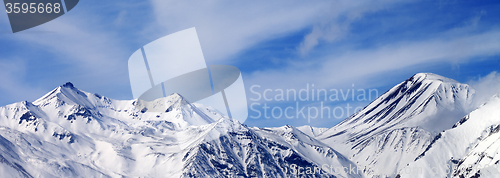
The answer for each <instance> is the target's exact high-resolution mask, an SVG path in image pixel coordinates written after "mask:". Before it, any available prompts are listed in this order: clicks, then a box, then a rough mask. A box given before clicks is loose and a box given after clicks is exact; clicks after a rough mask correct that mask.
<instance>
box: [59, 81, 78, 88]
mask: <svg viewBox="0 0 500 178" xmlns="http://www.w3.org/2000/svg"><path fill="white" fill-rule="evenodd" d="M61 87H65V88H75V86H74V85H73V83H71V82H66V83H65V84H64V85H62V86H61Z"/></svg>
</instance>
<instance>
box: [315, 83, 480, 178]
mask: <svg viewBox="0 0 500 178" xmlns="http://www.w3.org/2000/svg"><path fill="white" fill-rule="evenodd" d="M473 95H474V90H473V89H471V88H470V87H469V86H468V85H466V84H461V83H458V82H456V81H455V80H452V79H448V78H445V77H442V76H439V75H436V74H430V73H419V74H416V75H414V76H412V77H411V78H409V79H407V80H406V81H404V82H402V83H400V84H398V85H396V86H395V87H393V88H392V89H390V90H389V91H387V92H386V93H384V94H383V95H382V96H380V97H379V98H377V99H376V100H375V101H373V102H372V103H370V104H369V105H368V106H366V107H365V108H364V109H362V110H360V111H359V112H357V113H355V114H354V115H352V116H351V117H349V118H347V119H346V120H344V121H343V122H341V123H340V124H338V125H336V126H334V127H332V128H330V129H329V130H327V131H325V132H323V133H321V134H320V135H318V136H317V137H316V138H317V139H318V140H321V141H323V142H324V143H326V144H328V145H330V146H331V147H333V148H335V149H337V150H339V151H340V152H341V153H343V154H344V155H348V158H349V159H351V160H352V161H354V162H355V163H356V164H358V166H360V167H364V168H365V169H364V172H365V174H366V175H368V176H376V175H382V176H391V177H394V176H395V175H396V173H397V172H398V171H399V170H400V169H401V168H403V167H404V166H405V165H406V164H408V163H410V162H412V161H414V160H415V158H416V157H417V156H418V155H419V154H421V153H422V152H423V151H424V150H425V148H427V146H428V145H429V144H430V142H431V141H432V140H433V138H434V137H435V136H436V135H437V134H438V133H439V132H441V131H443V130H445V129H449V128H451V127H452V126H453V124H454V123H456V122H458V120H460V118H462V117H463V116H464V115H466V114H467V113H469V112H470V110H471V108H472V106H471V103H472V97H473Z"/></svg>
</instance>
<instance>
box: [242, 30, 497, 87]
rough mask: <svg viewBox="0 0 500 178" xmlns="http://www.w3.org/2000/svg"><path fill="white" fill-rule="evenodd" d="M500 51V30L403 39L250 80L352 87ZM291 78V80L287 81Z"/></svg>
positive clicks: (256, 75)
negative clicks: (422, 66) (407, 70)
mask: <svg viewBox="0 0 500 178" xmlns="http://www.w3.org/2000/svg"><path fill="white" fill-rule="evenodd" d="M498 54H500V31H490V32H485V33H482V34H476V35H470V36H462V37H454V38H449V39H429V40H425V41H419V42H399V43H396V44H388V45H385V46H380V47H378V48H374V49H366V50H356V49H351V50H346V51H345V52H343V53H342V54H334V55H333V54H331V55H329V56H325V57H322V58H321V59H315V60H313V61H314V62H310V61H301V62H295V63H292V64H291V65H290V67H287V68H286V69H282V70H276V69H272V70H265V71H256V72H254V73H252V74H251V75H250V76H249V77H248V80H247V81H249V82H248V83H253V84H261V85H262V84H266V85H267V86H268V87H270V88H280V86H281V88H282V87H283V86H288V87H292V88H298V87H303V86H304V85H305V84H306V83H314V84H316V86H318V87H323V88H331V87H335V86H337V87H338V86H349V85H351V84H352V83H365V84H369V83H370V82H369V81H367V79H369V78H371V77H374V76H377V75H380V74H384V73H387V72H391V71H396V70H401V69H405V68H409V67H412V66H416V65H418V64H425V63H437V62H449V63H461V62H466V61H469V60H470V59H471V58H474V57H482V56H493V55H498ZM287 79H289V80H287Z"/></svg>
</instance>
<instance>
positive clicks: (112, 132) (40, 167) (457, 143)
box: [0, 73, 500, 177]
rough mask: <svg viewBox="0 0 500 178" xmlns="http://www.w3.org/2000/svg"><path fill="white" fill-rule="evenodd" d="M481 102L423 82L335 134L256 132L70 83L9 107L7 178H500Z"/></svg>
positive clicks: (386, 97)
mask: <svg viewBox="0 0 500 178" xmlns="http://www.w3.org/2000/svg"><path fill="white" fill-rule="evenodd" d="M475 92H476V91H475V90H474V89H472V88H471V87H470V86H468V85H466V84H461V83H459V82H457V81H454V80H452V79H448V78H445V77H442V76H439V75H436V74H430V73H419V74H416V75H414V76H412V77H411V78H409V79H407V80H406V81H403V82H402V83H400V84H398V85H396V86H395V87H393V88H392V89H390V90H389V91H387V92H386V93H384V94H383V95H381V96H380V97H379V98H377V99H376V100H374V101H373V102H372V103H370V104H369V105H368V106H366V107H365V108H364V109H362V110H360V111H358V112H357V113H355V114H354V115H352V116H350V117H349V118H347V119H346V120H344V121H343V122H341V123H339V124H338V125H336V126H334V127H332V128H316V127H311V126H302V127H297V128H296V127H292V126H288V125H287V126H283V127H278V128H256V127H247V126H245V125H243V124H241V123H239V122H238V121H236V120H233V119H230V118H228V117H226V116H224V115H223V114H221V113H220V112H219V111H217V110H215V109H213V108H212V107H210V106H203V105H201V104H196V103H190V102H189V101H187V100H186V99H184V98H183V97H182V96H181V95H179V94H172V95H170V96H167V97H166V98H161V99H158V100H155V101H154V102H153V103H154V104H152V105H151V104H150V105H141V104H140V103H138V102H140V101H138V100H124V101H120V100H113V99H109V98H107V97H104V96H100V95H98V94H91V93H87V92H84V91H81V90H79V89H77V88H75V87H74V86H73V84H71V83H66V84H64V85H62V86H59V87H57V88H56V89H54V90H53V91H51V92H49V93H48V94H46V95H45V96H43V97H41V98H40V99H38V100H36V101H34V102H27V101H24V102H19V103H14V104H11V105H7V106H3V107H0V174H1V175H2V177H479V176H480V177H499V175H500V167H497V166H500V165H499V164H500V163H499V162H500V155H499V154H498V152H499V151H498V150H499V149H500V133H499V131H500V95H495V96H492V98H491V99H490V101H488V102H486V103H485V104H483V105H481V106H475V105H474V96H475V95H476V93H475ZM499 92H500V91H499ZM160 105H161V106H160ZM138 106H140V107H138ZM159 108H162V109H159ZM164 108H167V109H164Z"/></svg>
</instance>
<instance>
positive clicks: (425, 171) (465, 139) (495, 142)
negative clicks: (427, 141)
mask: <svg viewBox="0 0 500 178" xmlns="http://www.w3.org/2000/svg"><path fill="white" fill-rule="evenodd" d="M499 130H500V96H499V95H496V96H494V97H493V98H491V100H490V101H488V102H487V103H486V104H484V105H482V106H481V107H480V108H478V109H476V110H474V111H473V112H471V113H470V114H468V115H467V116H466V117H464V118H463V119H462V120H460V122H458V123H457V124H455V125H454V127H453V128H452V129H448V130H446V131H444V132H442V133H440V134H439V135H438V136H437V137H436V139H435V141H434V143H433V144H431V145H429V147H428V148H427V150H426V151H425V152H424V153H422V154H421V156H419V157H418V158H417V159H416V161H415V162H414V163H410V164H409V165H408V166H407V168H406V169H408V170H410V169H414V170H418V171H413V172H411V171H408V173H405V172H404V171H400V172H399V174H400V176H401V177H428V176H432V177H445V176H448V177H462V176H463V177H474V176H476V174H477V176H478V175H480V176H481V177H498V176H499V175H500V174H499V171H498V170H500V169H499V166H498V163H499V162H500V161H499V160H500V157H499V155H498V148H499V144H500V142H499V138H500V134H499V133H498V131H499Z"/></svg>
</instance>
